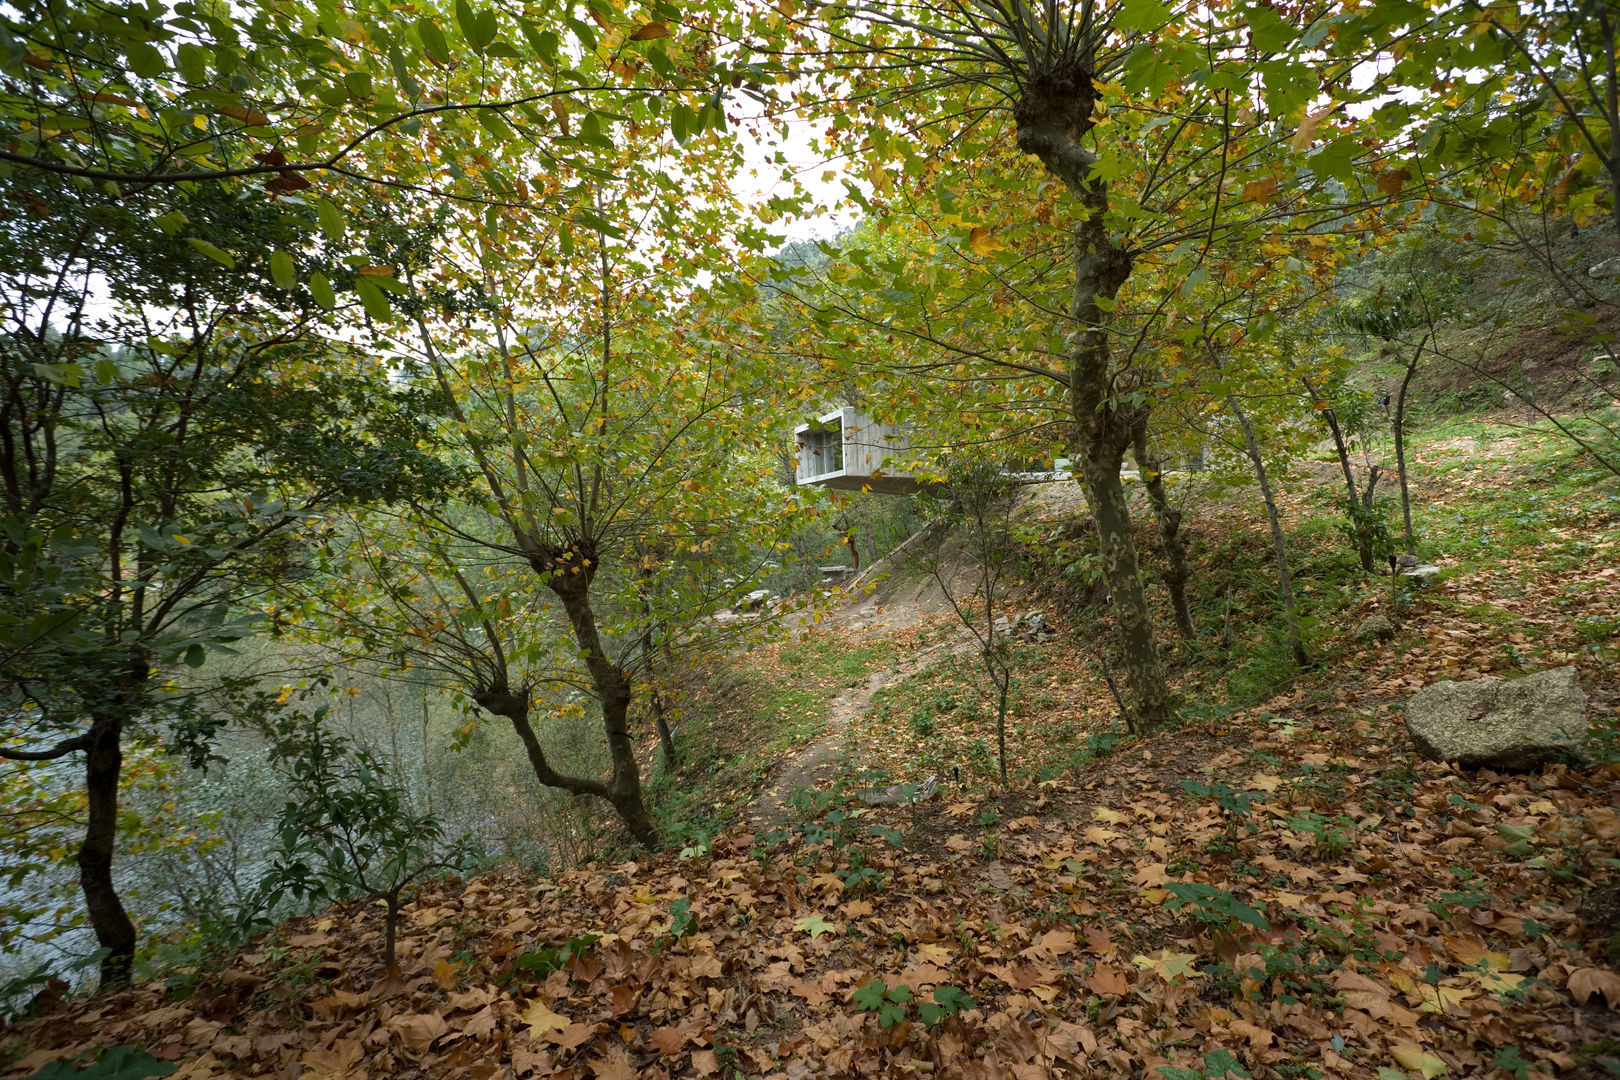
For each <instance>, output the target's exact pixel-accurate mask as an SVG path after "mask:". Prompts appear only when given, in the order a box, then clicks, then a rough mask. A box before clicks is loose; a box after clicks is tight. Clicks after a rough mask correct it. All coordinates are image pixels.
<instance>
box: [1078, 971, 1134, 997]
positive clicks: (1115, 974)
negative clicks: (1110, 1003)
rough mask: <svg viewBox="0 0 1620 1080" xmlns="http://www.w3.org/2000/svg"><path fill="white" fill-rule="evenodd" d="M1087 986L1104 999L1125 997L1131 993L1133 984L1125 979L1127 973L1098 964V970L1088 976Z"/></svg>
mask: <svg viewBox="0 0 1620 1080" xmlns="http://www.w3.org/2000/svg"><path fill="white" fill-rule="evenodd" d="M1086 985H1087V986H1089V987H1091V989H1092V992H1093V993H1096V994H1101V995H1103V996H1104V997H1107V996H1113V997H1123V996H1124V995H1125V994H1128V993H1130V992H1131V984H1130V981H1129V980H1128V979H1126V978H1125V973H1124V972H1123V971H1120V970H1119V969H1118V968H1116V967H1110V966H1108V965H1106V964H1098V965H1097V970H1095V971H1093V972H1092V973H1091V974H1090V975H1087V976H1086Z"/></svg>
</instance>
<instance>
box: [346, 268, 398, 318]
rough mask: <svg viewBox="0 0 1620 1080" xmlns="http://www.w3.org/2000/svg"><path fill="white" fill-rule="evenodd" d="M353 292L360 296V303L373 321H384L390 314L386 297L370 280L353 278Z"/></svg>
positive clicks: (390, 310)
mask: <svg viewBox="0 0 1620 1080" xmlns="http://www.w3.org/2000/svg"><path fill="white" fill-rule="evenodd" d="M354 291H355V292H357V293H359V294H360V303H361V304H362V305H364V307H365V309H366V314H368V315H370V316H371V317H372V318H373V319H379V320H381V319H386V318H388V316H389V315H390V314H391V313H392V311H393V309H392V308H390V307H389V306H388V297H387V296H386V295H384V294H383V291H382V290H381V289H379V288H377V285H376V283H375V282H373V281H372V280H371V279H370V278H355V279H354Z"/></svg>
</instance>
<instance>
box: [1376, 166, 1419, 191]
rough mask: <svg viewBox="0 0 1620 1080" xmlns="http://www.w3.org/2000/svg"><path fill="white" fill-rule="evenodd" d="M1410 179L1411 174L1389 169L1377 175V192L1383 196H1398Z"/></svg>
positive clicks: (1402, 170) (1403, 170)
mask: <svg viewBox="0 0 1620 1080" xmlns="http://www.w3.org/2000/svg"><path fill="white" fill-rule="evenodd" d="M1410 179H1412V174H1411V173H1409V172H1407V171H1406V170H1405V169H1389V170H1387V171H1385V172H1382V173H1380V174H1379V175H1378V190H1379V191H1382V192H1383V193H1384V194H1385V195H1399V194H1400V193H1401V188H1403V187H1405V186H1406V182H1407V181H1408V180H1410Z"/></svg>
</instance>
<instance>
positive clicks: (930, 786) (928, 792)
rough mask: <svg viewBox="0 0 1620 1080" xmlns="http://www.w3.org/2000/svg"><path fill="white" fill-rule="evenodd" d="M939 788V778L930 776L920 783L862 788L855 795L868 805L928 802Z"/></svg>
mask: <svg viewBox="0 0 1620 1080" xmlns="http://www.w3.org/2000/svg"><path fill="white" fill-rule="evenodd" d="M938 790H939V778H938V777H937V776H930V777H929V778H928V779H926V780H924V781H923V782H922V783H920V784H890V785H889V786H888V787H882V788H870V787H869V788H861V789H860V790H859V791H857V792H856V793H855V797H856V798H857V799H859V800H861V802H863V803H865V804H866V805H868V806H900V805H904V804H906V803H920V802H927V801H928V800H929V799H932V798H933V797H934V793H935V792H936V791H938Z"/></svg>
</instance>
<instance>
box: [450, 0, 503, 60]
mask: <svg viewBox="0 0 1620 1080" xmlns="http://www.w3.org/2000/svg"><path fill="white" fill-rule="evenodd" d="M456 25H458V26H460V27H461V32H462V33H463V34H465V35H466V36H467V43H468V44H469V45H471V46H472V47H473V48H474V49H476V50H478V51H479V52H483V51H484V50H485V49H486V48H488V47H489V43H490V42H492V41H494V40H495V34H496V32H497V31H498V30H499V29H500V27H499V24H498V23H497V22H496V19H495V13H494V12H493V11H487V10H486V11H476V12H475V11H473V9H472V5H471V4H469V3H467V0H456Z"/></svg>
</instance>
